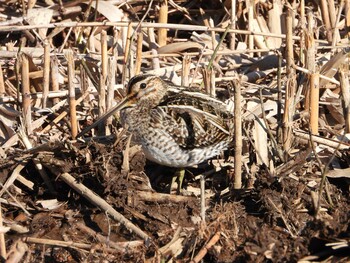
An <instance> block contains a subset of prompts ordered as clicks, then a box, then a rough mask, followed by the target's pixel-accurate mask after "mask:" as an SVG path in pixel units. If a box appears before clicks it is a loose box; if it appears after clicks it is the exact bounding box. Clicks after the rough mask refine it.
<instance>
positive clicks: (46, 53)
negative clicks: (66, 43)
mask: <svg viewBox="0 0 350 263" xmlns="http://www.w3.org/2000/svg"><path fill="white" fill-rule="evenodd" d="M49 87H50V44H49V42H48V41H45V43H44V77H43V97H42V107H43V108H46V104H47V96H48V94H49Z"/></svg>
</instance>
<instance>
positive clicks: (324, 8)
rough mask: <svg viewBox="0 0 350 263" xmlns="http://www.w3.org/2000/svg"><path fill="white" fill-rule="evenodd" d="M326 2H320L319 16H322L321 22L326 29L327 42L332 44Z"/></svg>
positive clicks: (321, 0) (322, 0) (323, 0)
mask: <svg viewBox="0 0 350 263" xmlns="http://www.w3.org/2000/svg"><path fill="white" fill-rule="evenodd" d="M327 2H328V1H326V0H320V3H321V15H322V20H323V23H324V26H325V28H326V36H327V40H328V42H332V27H331V22H330V19H329V9H328V4H327Z"/></svg>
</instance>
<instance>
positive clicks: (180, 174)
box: [170, 168, 185, 194]
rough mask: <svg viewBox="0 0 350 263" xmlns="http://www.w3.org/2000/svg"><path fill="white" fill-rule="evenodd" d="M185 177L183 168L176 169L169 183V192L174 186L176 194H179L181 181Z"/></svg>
mask: <svg viewBox="0 0 350 263" xmlns="http://www.w3.org/2000/svg"><path fill="white" fill-rule="evenodd" d="M184 178H185V169H184V168H180V169H177V170H176V172H175V174H174V176H173V178H172V180H171V184H170V192H172V191H173V190H175V189H174V188H175V187H176V194H181V191H182V183H183V180H184Z"/></svg>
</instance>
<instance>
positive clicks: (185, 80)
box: [181, 56, 191, 87]
mask: <svg viewBox="0 0 350 263" xmlns="http://www.w3.org/2000/svg"><path fill="white" fill-rule="evenodd" d="M190 66H191V58H190V57H189V56H184V57H183V60H182V74H181V77H182V78H181V86H185V87H187V86H188V85H189V83H190V82H189V76H190Z"/></svg>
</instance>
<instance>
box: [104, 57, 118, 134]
mask: <svg viewBox="0 0 350 263" xmlns="http://www.w3.org/2000/svg"><path fill="white" fill-rule="evenodd" d="M115 68H116V60H115V58H114V57H110V58H109V59H108V79H107V82H108V86H107V101H106V111H108V110H109V109H110V108H112V106H113V99H114V84H115V72H116V70H115ZM106 123H107V128H108V126H109V125H110V124H112V118H111V117H110V118H108V119H107V121H106Z"/></svg>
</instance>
